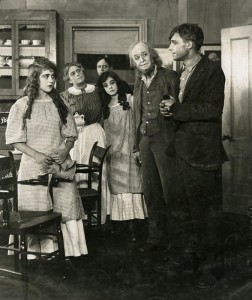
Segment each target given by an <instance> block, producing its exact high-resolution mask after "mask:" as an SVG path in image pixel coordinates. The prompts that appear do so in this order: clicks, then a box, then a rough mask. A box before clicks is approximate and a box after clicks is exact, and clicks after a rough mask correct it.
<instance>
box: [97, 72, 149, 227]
mask: <svg viewBox="0 0 252 300" xmlns="http://www.w3.org/2000/svg"><path fill="white" fill-rule="evenodd" d="M121 83H122V81H121V79H120V78H119V77H118V75H117V74H116V73H114V72H113V71H107V72H104V73H102V74H101V76H100V77H99V79H98V82H97V86H98V91H99V95H100V98H101V100H102V108H103V116H104V129H105V133H106V138H107V143H108V144H109V145H110V144H111V148H110V151H109V153H108V156H107V157H108V160H107V162H108V183H109V188H110V192H111V199H110V202H111V206H110V219H111V220H114V221H126V220H133V219H144V218H145V216H146V209H145V203H144V199H143V195H142V184H141V178H140V172H139V167H138V166H137V165H136V164H135V161H134V159H133V154H132V149H133V145H132V128H131V126H132V105H133V97H132V95H130V94H125V92H124V90H123V88H122V85H121Z"/></svg>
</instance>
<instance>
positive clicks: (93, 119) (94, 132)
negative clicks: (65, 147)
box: [61, 84, 110, 224]
mask: <svg viewBox="0 0 252 300" xmlns="http://www.w3.org/2000/svg"><path fill="white" fill-rule="evenodd" d="M61 97H62V99H64V100H65V101H66V102H67V103H68V104H69V107H70V109H71V111H72V113H73V114H75V113H78V114H79V115H83V116H84V120H85V124H84V125H82V126H77V130H78V140H77V141H76V142H75V144H74V148H73V149H72V151H71V152H70V154H71V157H72V159H74V160H76V161H77V162H78V163H83V164H87V163H88V160H89V155H90V152H91V149H92V146H93V144H94V143H95V142H96V141H98V145H99V146H101V147H103V148H105V147H106V145H107V143H106V136H105V132H104V129H103V128H102V126H101V124H100V122H101V119H102V106H101V100H100V98H99V95H98V93H97V90H96V88H95V86H94V85H91V84H87V86H86V88H85V90H79V89H76V88H75V87H70V88H69V89H68V90H66V91H64V92H63V93H61ZM76 181H77V184H78V187H87V175H86V174H76ZM97 186H98V185H97V184H96V185H95V181H93V182H92V187H93V188H95V189H96V188H97ZM109 200H110V192H109V188H108V183H107V171H106V164H104V167H103V177H102V201H101V206H102V208H101V209H102V213H101V217H102V220H101V221H102V224H104V223H105V221H106V216H107V215H108V214H109V207H110V203H109Z"/></svg>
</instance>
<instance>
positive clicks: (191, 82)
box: [182, 57, 205, 102]
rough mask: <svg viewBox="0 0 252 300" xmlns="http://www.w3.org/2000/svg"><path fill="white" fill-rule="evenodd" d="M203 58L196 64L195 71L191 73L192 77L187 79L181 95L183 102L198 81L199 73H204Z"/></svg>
mask: <svg viewBox="0 0 252 300" xmlns="http://www.w3.org/2000/svg"><path fill="white" fill-rule="evenodd" d="M204 65H205V58H204V57H202V59H201V60H200V61H199V63H198V64H197V66H196V68H195V70H194V71H193V73H192V75H191V76H190V78H189V79H188V81H187V83H186V87H185V91H184V95H183V101H182V102H184V100H185V98H186V96H187V94H188V93H189V92H190V90H191V89H192V88H193V87H194V85H195V83H196V82H197V81H198V80H199V79H200V76H201V73H202V72H203V71H204V69H205V67H204Z"/></svg>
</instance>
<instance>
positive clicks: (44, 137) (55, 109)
mask: <svg viewBox="0 0 252 300" xmlns="http://www.w3.org/2000/svg"><path fill="white" fill-rule="evenodd" d="M56 78H57V68H56V65H55V64H54V63H53V62H51V61H50V60H48V59H47V58H44V57H41V58H37V59H36V60H35V61H34V63H33V64H32V65H30V66H29V68H28V78H27V82H26V86H25V88H24V96H23V97H22V98H20V99H18V100H17V101H16V103H15V104H14V105H13V106H12V107H11V109H10V114H9V118H8V123H7V130H6V141H7V144H13V146H14V147H15V148H16V149H18V150H19V151H21V152H22V153H23V155H22V159H21V164H20V169H19V172H18V180H27V179H36V178H39V176H41V175H42V174H46V173H55V172H56V170H57V168H56V166H57V167H58V170H59V169H60V168H61V167H62V168H63V169H64V168H65V169H66V168H67V166H68V167H70V166H71V165H72V166H73V163H71V159H70V156H69V151H70V149H71V148H72V147H73V144H74V142H75V140H76V138H77V130H76V126H75V123H74V120H73V117H72V114H71V113H70V112H69V109H68V106H67V105H66V103H64V101H63V100H62V99H61V97H60V95H59V94H58V93H57V91H56V90H55V88H54V84H55V81H56ZM68 162H70V165H69V164H68ZM67 164H68V165H67ZM53 166H55V168H53ZM63 166H64V167H63ZM72 179H73V180H72V181H70V182H60V183H59V185H58V187H57V188H55V189H54V191H53V202H52V199H51V196H50V193H49V191H48V187H47V186H43V185H36V186H32V185H19V186H18V197H19V203H18V205H19V210H34V211H49V210H51V209H53V210H54V211H55V212H60V213H62V232H63V239H64V248H65V255H66V256H74V257H78V256H81V255H82V254H83V255H84V254H87V247H86V240H85V234H84V228H83V223H82V219H83V218H84V210H83V206H82V203H81V199H80V196H79V193H78V189H77V185H76V181H75V178H74V170H73V174H72ZM28 249H30V250H33V251H41V252H51V251H52V250H53V249H54V242H53V239H52V238H50V236H48V237H47V238H46V239H43V240H42V239H40V241H39V240H38V239H37V238H36V236H32V235H31V236H30V237H29V239H28ZM29 258H30V259H32V258H35V257H31V256H29Z"/></svg>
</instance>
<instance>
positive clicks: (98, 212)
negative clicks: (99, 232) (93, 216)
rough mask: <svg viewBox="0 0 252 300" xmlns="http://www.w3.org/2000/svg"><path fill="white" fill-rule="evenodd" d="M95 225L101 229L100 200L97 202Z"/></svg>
mask: <svg viewBox="0 0 252 300" xmlns="http://www.w3.org/2000/svg"><path fill="white" fill-rule="evenodd" d="M97 225H98V226H99V227H101V199H98V201H97Z"/></svg>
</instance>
